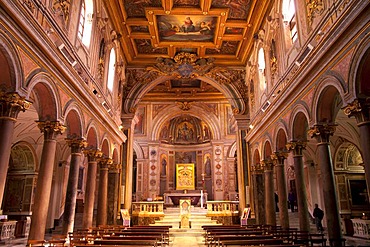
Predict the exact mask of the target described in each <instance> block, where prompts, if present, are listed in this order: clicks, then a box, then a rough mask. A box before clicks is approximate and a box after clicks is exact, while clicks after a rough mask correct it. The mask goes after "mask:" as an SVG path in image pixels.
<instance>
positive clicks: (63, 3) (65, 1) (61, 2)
mask: <svg viewBox="0 0 370 247" xmlns="http://www.w3.org/2000/svg"><path fill="white" fill-rule="evenodd" d="M70 5H71V1H70V0H54V1H53V7H52V8H53V10H54V11H55V12H62V15H63V17H64V22H65V24H67V23H68V20H69V9H70Z"/></svg>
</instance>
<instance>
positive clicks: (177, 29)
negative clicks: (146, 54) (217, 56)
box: [157, 15, 217, 42]
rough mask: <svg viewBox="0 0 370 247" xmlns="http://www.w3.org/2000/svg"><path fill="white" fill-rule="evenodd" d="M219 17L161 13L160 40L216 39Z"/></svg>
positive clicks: (158, 22)
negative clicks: (215, 31)
mask: <svg viewBox="0 0 370 247" xmlns="http://www.w3.org/2000/svg"><path fill="white" fill-rule="evenodd" d="M216 24H217V18H216V17H212V16H204V15H159V16H157V25H158V33H159V37H160V41H201V42H202V41H204V42H212V41H213V40H214V29H215V26H216Z"/></svg>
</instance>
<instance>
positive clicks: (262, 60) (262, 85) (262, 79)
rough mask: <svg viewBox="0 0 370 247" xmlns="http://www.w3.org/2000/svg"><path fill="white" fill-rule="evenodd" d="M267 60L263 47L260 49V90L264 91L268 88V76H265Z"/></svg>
mask: <svg viewBox="0 0 370 247" xmlns="http://www.w3.org/2000/svg"><path fill="white" fill-rule="evenodd" d="M265 69H266V61H265V52H264V50H263V48H262V47H261V48H260V49H259V50H258V76H259V81H260V90H261V91H263V90H265V88H266V77H265Z"/></svg>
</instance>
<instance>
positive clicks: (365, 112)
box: [342, 98, 370, 125]
mask: <svg viewBox="0 0 370 247" xmlns="http://www.w3.org/2000/svg"><path fill="white" fill-rule="evenodd" d="M342 110H343V111H344V114H346V115H347V116H348V117H352V116H354V117H355V118H356V120H357V123H358V124H359V125H360V124H364V123H370V98H366V99H355V100H354V101H353V102H351V103H349V104H348V105H347V106H345V107H343V108H342Z"/></svg>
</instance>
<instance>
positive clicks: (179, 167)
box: [176, 163, 195, 190]
mask: <svg viewBox="0 0 370 247" xmlns="http://www.w3.org/2000/svg"><path fill="white" fill-rule="evenodd" d="M194 178H195V177H194V163H188V164H176V190H194V189H195V179H194Z"/></svg>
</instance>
